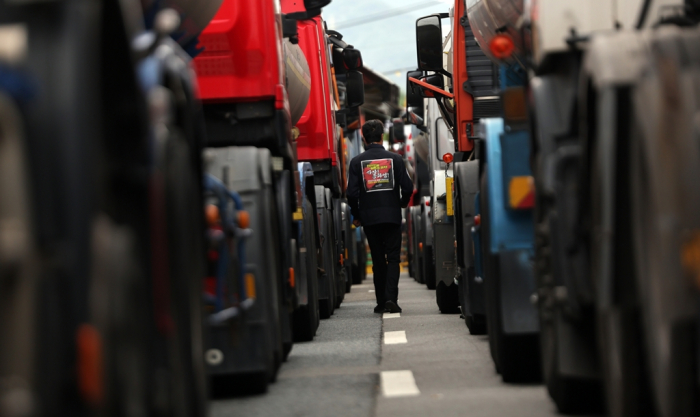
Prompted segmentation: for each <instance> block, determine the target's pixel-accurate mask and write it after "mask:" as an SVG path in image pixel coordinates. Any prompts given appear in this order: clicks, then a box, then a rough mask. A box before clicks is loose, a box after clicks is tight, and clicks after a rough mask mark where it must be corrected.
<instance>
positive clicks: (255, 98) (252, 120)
mask: <svg viewBox="0 0 700 417" xmlns="http://www.w3.org/2000/svg"><path fill="white" fill-rule="evenodd" d="M328 3H329V1H306V2H304V3H303V4H301V3H300V7H301V9H300V10H299V11H297V12H296V14H295V15H281V14H280V6H279V3H278V2H277V1H274V0H268V1H259V2H248V1H239V0H226V1H224V3H223V5H222V7H221V8H220V9H219V11H218V13H217V15H216V16H215V18H214V20H213V21H212V23H211V24H210V25H209V26H208V27H207V28H206V29H205V30H204V32H203V33H202V35H201V37H200V43H199V46H200V48H203V49H204V52H203V53H201V54H200V55H199V56H198V57H197V58H196V60H195V64H196V70H197V76H198V79H199V83H200V97H201V98H202V101H203V103H204V114H205V119H206V126H207V133H208V140H207V144H206V145H207V147H208V150H207V153H208V160H207V163H208V164H207V171H208V173H209V175H211V176H212V177H213V178H216V179H217V180H218V181H219V182H220V183H221V184H222V185H223V187H225V188H226V189H228V190H230V192H233V193H237V194H239V195H240V199H241V203H242V206H243V207H237V209H238V210H240V209H242V208H245V209H246V211H247V212H248V213H250V230H251V233H250V236H249V237H248V238H247V239H246V242H245V246H246V248H247V250H246V256H245V260H244V262H245V264H244V265H242V267H241V268H237V267H236V266H235V265H233V264H231V265H230V268H231V269H232V271H231V273H232V274H234V276H235V277H236V280H235V281H236V282H237V283H238V284H237V285H234V286H231V287H229V288H227V291H228V294H227V298H235V299H237V300H238V302H239V303H240V302H241V301H245V300H246V299H251V298H252V297H251V294H254V296H253V297H254V299H255V300H254V303H252V305H251V306H250V307H249V308H247V309H246V310H245V311H242V313H244V314H242V315H241V317H235V318H234V317H229V318H228V320H224V321H221V320H217V318H220V317H221V315H222V312H223V311H226V308H227V306H225V305H222V304H219V305H214V306H212V307H213V309H212V310H211V312H210V313H211V314H210V315H209V317H210V321H211V322H210V323H209V326H210V329H209V336H210V338H209V347H208V350H207V353H206V358H207V362H208V365H209V370H210V374H211V375H213V376H215V377H216V378H215V380H214V381H215V382H216V383H217V385H220V386H232V385H230V384H227V383H228V382H229V381H228V380H230V379H231V378H234V379H238V380H240V379H242V378H243V379H246V381H247V382H246V384H245V385H246V386H247V388H252V389H253V390H255V391H264V390H265V389H266V387H267V384H268V382H270V381H274V379H275V377H276V374H277V370H278V368H279V366H280V364H281V363H282V361H283V360H284V359H285V358H286V357H287V355H288V354H289V352H290V351H291V349H292V344H293V342H294V341H295V340H297V341H308V340H312V339H313V337H314V335H315V333H316V329H317V328H318V324H319V315H320V312H319V276H318V271H319V267H320V266H321V265H322V264H320V263H319V262H322V261H319V259H323V258H326V257H330V256H331V255H330V254H329V253H327V252H326V251H324V250H321V251H320V252H319V250H318V249H319V248H321V245H322V242H323V240H322V239H323V236H324V233H323V229H322V223H321V221H319V219H318V216H317V209H316V203H317V200H316V197H317V196H316V192H315V189H314V179H313V178H314V176H313V171H312V170H311V169H310V166H309V165H308V164H304V163H300V162H299V161H298V157H297V141H296V139H297V138H296V136H295V131H294V129H293V127H294V125H295V124H296V123H298V121H299V120H300V119H301V117H302V115H303V114H304V112H305V110H306V108H307V105H309V106H310V105H313V103H314V100H313V99H312V98H310V93H311V91H312V82H313V81H312V79H311V73H310V69H309V63H308V61H307V59H306V57H305V56H304V53H303V51H302V49H301V48H300V47H299V45H297V43H298V42H299V38H298V31H297V28H296V24H297V22H296V21H297V20H298V19H302V20H303V19H313V18H314V16H316V15H318V14H320V9H321V7H322V6H324V5H326V4H328ZM241 56H244V57H246V59H244V60H241V59H240V57H241ZM309 103H311V104H309ZM320 110H321V111H323V110H324V108H323V107H321V108H320ZM224 208H225V207H224ZM273 237H274V238H273ZM219 382H221V384H219ZM234 386H235V385H234Z"/></svg>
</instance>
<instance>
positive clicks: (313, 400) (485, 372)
mask: <svg viewBox="0 0 700 417" xmlns="http://www.w3.org/2000/svg"><path fill="white" fill-rule="evenodd" d="M399 288H400V294H399V304H400V305H401V307H402V308H403V313H401V314H400V317H391V318H388V317H387V318H381V317H380V315H379V314H374V313H373V312H372V309H373V308H374V305H375V301H374V293H373V292H370V291H371V290H373V289H374V287H373V286H372V285H371V277H370V278H368V279H367V280H366V281H365V282H364V283H363V284H362V285H356V286H353V289H352V292H351V293H350V294H347V295H346V298H345V302H344V303H343V305H342V306H341V307H340V309H338V310H336V313H335V314H334V315H333V316H332V317H331V318H330V319H328V320H323V321H321V326H320V327H319V331H318V334H317V336H316V339H315V340H314V341H313V342H309V343H302V344H297V345H295V346H294V349H293V350H292V353H291V354H290V356H289V359H288V361H287V362H286V363H285V364H284V365H283V366H282V369H281V370H280V374H279V377H278V381H277V382H276V383H275V384H273V385H271V386H270V389H269V392H268V393H267V394H265V395H259V396H249V397H238V398H229V399H217V400H215V401H214V402H213V404H212V407H211V413H210V414H211V416H212V417H229V416H244V415H250V416H271V417H272V416H274V417H281V416H324V417H325V416H333V417H341V416H367V417H369V416H377V417H385V416H386V417H396V416H401V417H406V416H421V417H423V416H469V417H508V416H518V417H530V416H533V417H534V416H537V417H546V416H555V415H557V413H556V409H555V407H554V404H553V403H552V402H551V401H550V399H549V398H548V396H547V392H546V390H545V388H544V387H543V386H542V385H535V384H533V385H513V384H504V383H503V382H501V379H500V377H499V376H498V375H497V374H496V372H495V369H494V366H493V362H492V361H491V357H490V354H489V347H488V340H487V337H486V336H470V335H469V332H468V331H467V328H466V326H465V324H464V320H461V319H460V318H459V315H443V314H440V312H439V311H438V309H437V305H436V304H435V292H434V291H429V290H427V289H426V287H425V286H423V285H420V284H418V283H416V282H415V281H414V280H413V279H411V278H409V277H408V276H407V275H406V274H403V275H402V276H401V280H400V284H399Z"/></svg>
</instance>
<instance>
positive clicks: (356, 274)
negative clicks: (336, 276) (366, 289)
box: [352, 263, 362, 285]
mask: <svg viewBox="0 0 700 417" xmlns="http://www.w3.org/2000/svg"><path fill="white" fill-rule="evenodd" d="M352 283H353V285H360V284H362V274H361V273H360V266H359V265H358V264H356V263H353V264H352Z"/></svg>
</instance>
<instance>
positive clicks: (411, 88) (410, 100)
mask: <svg viewBox="0 0 700 417" xmlns="http://www.w3.org/2000/svg"><path fill="white" fill-rule="evenodd" d="M409 78H415V79H417V80H420V79H421V78H423V71H409V72H408V73H406V105H407V106H408V107H420V106H422V105H423V96H421V95H420V87H418V86H417V85H416V84H414V83H412V82H411V81H410V80H409Z"/></svg>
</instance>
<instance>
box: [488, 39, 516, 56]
mask: <svg viewBox="0 0 700 417" xmlns="http://www.w3.org/2000/svg"><path fill="white" fill-rule="evenodd" d="M489 50H490V51H491V53H492V54H493V56H494V57H496V58H498V59H508V58H510V56H511V55H513V52H514V51H515V44H514V43H513V39H511V37H510V36H508V35H505V34H502V33H501V34H499V35H496V36H494V37H493V39H491V42H490V43H489Z"/></svg>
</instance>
